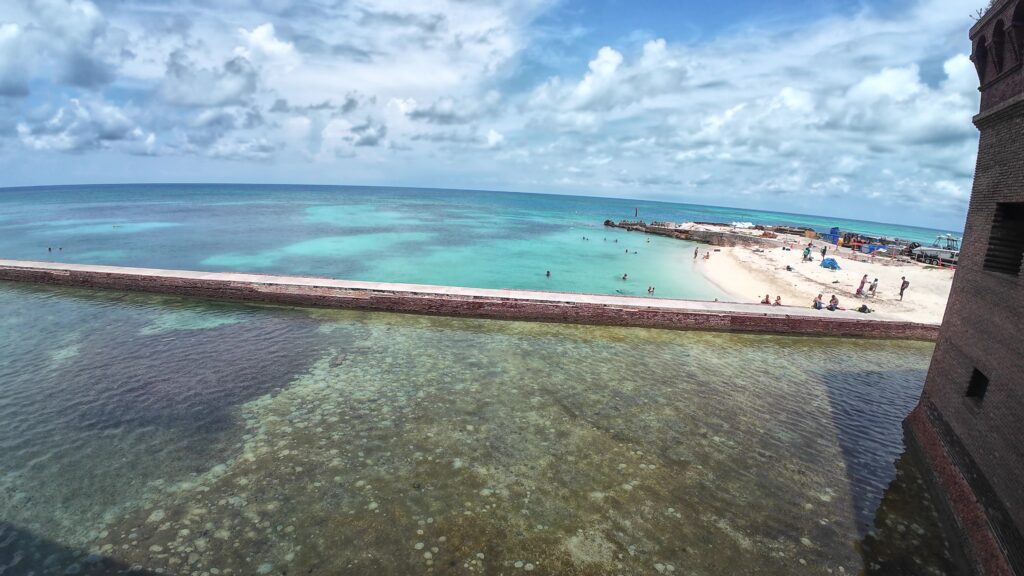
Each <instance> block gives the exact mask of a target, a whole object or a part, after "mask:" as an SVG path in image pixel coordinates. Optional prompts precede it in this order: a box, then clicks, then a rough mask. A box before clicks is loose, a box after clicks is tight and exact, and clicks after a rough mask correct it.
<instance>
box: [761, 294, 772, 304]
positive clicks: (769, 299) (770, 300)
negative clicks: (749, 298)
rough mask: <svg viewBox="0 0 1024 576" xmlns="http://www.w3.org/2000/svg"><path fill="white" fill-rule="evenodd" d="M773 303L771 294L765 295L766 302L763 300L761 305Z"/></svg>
mask: <svg viewBox="0 0 1024 576" xmlns="http://www.w3.org/2000/svg"><path fill="white" fill-rule="evenodd" d="M771 303H772V297H771V294H765V295H764V300H761V304H771Z"/></svg>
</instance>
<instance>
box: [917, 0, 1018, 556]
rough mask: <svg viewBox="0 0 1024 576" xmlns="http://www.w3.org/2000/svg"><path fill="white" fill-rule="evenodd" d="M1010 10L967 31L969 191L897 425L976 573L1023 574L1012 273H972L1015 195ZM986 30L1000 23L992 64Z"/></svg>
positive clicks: (1014, 11) (1014, 38) (1009, 6)
mask: <svg viewBox="0 0 1024 576" xmlns="http://www.w3.org/2000/svg"><path fill="white" fill-rule="evenodd" d="M1015 15H1018V16H1024V0H1002V1H1001V2H998V3H997V4H996V5H995V6H994V7H993V8H992V10H990V11H989V13H988V14H986V16H985V17H984V18H983V19H982V20H981V21H980V22H979V23H978V24H977V25H976V26H975V27H974V28H972V30H971V40H972V43H973V45H974V50H973V54H974V55H973V56H972V58H973V59H974V60H975V63H976V65H977V67H978V71H979V80H980V81H981V86H982V107H981V113H980V114H979V115H978V116H977V117H976V118H975V124H976V125H977V127H978V129H979V130H980V132H981V140H980V144H979V149H978V162H977V166H976V171H975V179H974V189H973V191H972V194H971V201H970V208H969V211H968V216H967V224H966V228H965V231H964V242H963V246H962V247H963V250H962V252H961V253H960V262H959V268H958V270H957V274H956V277H955V278H954V280H953V286H952V290H951V292H950V299H949V303H948V304H947V307H946V314H945V320H944V322H943V325H942V328H941V330H940V334H939V340H938V342H937V345H936V348H935V355H934V358H933V360H932V364H931V367H930V369H929V371H928V376H927V380H926V383H925V388H924V392H923V395H922V398H921V402H920V404H919V406H918V408H917V409H916V410H915V414H914V416H913V417H912V418H911V419H909V420H908V424H909V428H910V429H911V430H912V432H913V433H914V435H915V436H917V437H918V439H919V441H920V440H921V439H925V440H928V439H931V440H930V441H931V444H932V446H933V449H932V450H930V451H929V458H930V459H931V462H932V464H931V465H932V468H933V471H934V472H935V473H936V475H938V476H939V477H940V478H941V477H945V479H944V480H943V481H942V482H940V485H944V486H946V491H947V493H946V496H947V498H948V499H949V502H950V508H951V510H952V511H953V512H954V514H955V515H956V521H957V522H958V523H959V525H960V526H961V528H962V529H963V530H964V531H965V532H967V534H966V536H965V541H967V542H970V544H971V546H972V548H973V552H974V554H975V558H976V559H977V561H978V566H979V570H980V571H981V572H983V573H986V574H1012V573H1017V574H1024V538H1022V530H1024V487H1022V480H1024V272H1021V271H1020V270H1018V273H1017V274H1007V273H1000V272H993V271H989V270H985V269H984V264H985V256H986V253H987V251H988V249H989V240H990V236H991V233H992V229H993V221H994V218H995V215H996V209H997V204H998V203H1001V202H1024V50H1022V48H1024V42H1021V40H1024V22H1021V24H1022V25H1021V26H1018V27H1017V28H1016V29H1013V21H1014V17H1015ZM997 27H1000V28H1001V29H1002V30H1003V31H1004V32H1005V31H1006V30H1010V34H1009V36H1008V37H1007V38H1006V40H1005V43H1004V44H1002V48H1003V50H1004V52H1003V54H1002V55H1001V65H998V66H997V64H996V62H995V56H994V54H993V50H994V49H996V48H997V47H998V46H999V43H993V37H994V36H998V35H999V31H998V30H997ZM975 370H978V371H980V372H981V373H983V374H984V375H985V376H986V377H987V378H988V382H989V383H988V386H987V389H986V392H985V395H984V397H983V398H982V399H978V398H974V397H968V396H967V390H968V385H969V383H970V382H971V380H972V376H973V375H974V373H975ZM951 470H952V471H954V472H950V471H951ZM951 487H959V488H951ZM965 487H966V488H965ZM979 514H981V515H982V516H983V518H984V521H979ZM980 532H985V533H980ZM993 551H995V552H997V553H994V552H993Z"/></svg>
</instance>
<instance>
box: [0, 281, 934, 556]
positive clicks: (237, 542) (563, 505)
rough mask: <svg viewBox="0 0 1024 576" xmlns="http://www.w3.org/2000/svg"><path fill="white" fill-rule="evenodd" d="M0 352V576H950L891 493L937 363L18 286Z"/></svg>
mask: <svg viewBox="0 0 1024 576" xmlns="http://www.w3.org/2000/svg"><path fill="white" fill-rule="evenodd" d="M0 331H2V332H3V336H4V338H3V339H0V422H3V424H2V425H0V450H2V451H3V453H4V454H5V458H4V468H3V469H2V470H0V521H3V522H7V523H9V524H10V525H12V527H11V528H10V530H13V531H14V533H16V534H29V535H31V537H18V538H12V539H11V540H10V541H13V542H15V544H13V545H8V546H6V547H0V566H4V565H5V563H4V561H3V560H4V555H6V556H7V557H8V558H7V560H10V558H11V557H13V554H14V551H13V550H17V554H18V558H20V566H21V568H24V567H26V566H32V565H35V566H36V567H37V568H38V569H40V570H42V571H43V572H44V573H45V572H47V571H49V572H52V573H64V571H65V570H68V569H70V570H72V572H74V571H77V572H78V573H83V574H85V573H96V574H99V573H108V572H112V571H113V572H116V571H117V570H120V569H121V568H115V566H122V567H129V568H130V567H133V566H134V567H137V568H139V569H140V570H141V569H144V570H151V571H154V572H157V571H163V572H164V573H174V574H178V573H197V574H201V573H204V572H205V573H208V574H224V573H234V574H285V573H290V574H297V573H301V574H339V573H351V574H412V573H459V574H471V573H474V574H475V573H479V574H491V573H493V574H499V573H504V574H514V573H520V572H533V573H538V574H554V573H558V574H605V573H608V574H617V573H621V574H647V573H663V574H672V573H676V574H707V575H712V574H744V573H745V574H754V573H757V574H821V573H829V572H831V573H835V574H841V573H849V574H854V573H858V572H860V571H861V570H864V569H865V567H868V568H871V566H872V561H871V560H870V558H869V555H870V554H869V553H871V552H872V551H877V550H884V557H885V562H884V563H883V562H876V564H878V565H879V566H883V567H884V566H893V565H898V566H902V565H903V564H899V562H904V561H905V562H904V564H906V565H913V566H918V567H920V568H921V572H920V573H944V572H949V571H950V569H949V566H950V565H951V564H950V563H949V560H948V557H949V556H950V554H949V552H948V551H946V550H945V545H937V546H928V547H924V546H919V545H920V544H921V542H922V541H925V540H927V541H929V542H933V543H934V542H939V543H942V542H943V540H942V537H941V534H939V533H938V529H937V528H936V522H935V519H934V512H933V510H932V508H931V507H930V505H927V501H926V500H925V499H924V496H923V494H921V493H920V492H919V490H918V489H917V485H916V484H913V483H911V485H910V486H909V488H907V489H904V490H901V491H898V492H896V494H897V496H892V494H894V492H893V490H891V489H890V490H889V492H886V489H887V486H889V484H890V482H892V481H893V479H894V478H897V479H898V478H899V476H897V475H896V469H895V468H894V466H893V462H894V461H895V460H896V459H897V458H898V456H899V454H900V453H901V452H902V450H903V443H902V433H901V429H900V421H901V420H902V418H903V416H904V415H905V414H906V413H907V412H908V411H909V410H910V408H911V407H912V405H913V403H914V400H915V399H916V397H917V395H918V393H919V392H920V388H921V385H922V383H923V380H924V371H925V369H926V367H927V363H928V359H929V355H930V353H931V349H932V347H931V345H927V344H921V343H909V342H875V341H860V340H857V341H841V340H831V339H810V338H783V337H767V336H749V335H747V336H740V335H724V334H705V333H697V332H689V333H684V332H670V331H657V330H639V329H625V328H602V327H586V326H568V325H565V326H563V325H552V324H532V323H519V322H492V321H476V320H466V319H448V318H428V317H420V316H405V315H391V314H372V313H361V312H350V311H325V310H296V309H288V308H273V307H252V306H241V305H225V304H212V303H202V302H197V301H187V300H179V299H174V298H168V297H150V296H141V295H122V294H113V293H93V292H88V291H76V290H58V289H38V288H26V287H21V286H14V285H9V284H5V285H0ZM893 498H896V500H895V502H894V501H893ZM880 504H881V505H882V507H883V509H885V510H889V512H887V513H886V516H885V519H886V520H887V521H891V524H888V523H886V524H882V525H879V524H878V521H879V519H880V518H882V516H881V515H877V516H876V513H875V511H876V510H878V507H879V505H880ZM918 504H920V505H918ZM889 526H895V527H896V528H894V530H897V531H899V527H900V526H903V527H904V528H903V531H906V530H911V531H912V533H914V534H917V535H918V536H920V538H919V539H916V540H906V541H904V543H902V544H900V543H898V542H897V544H893V545H891V546H890V545H889V543H891V542H896V541H898V540H899V539H898V538H895V535H896V533H893V534H890V533H889V532H891V531H889V530H887V527H889ZM14 527H16V528H14ZM919 530H920V532H918V531H919ZM899 533H900V534H902V532H899ZM865 537H867V540H866V541H865V543H864V544H863V545H860V544H858V543H859V542H861V541H862V540H863V539H864V538H865ZM34 542H40V543H41V544H39V545H38V546H41V547H42V551H40V549H37V544H34ZM12 546H14V548H12ZM47 546H57V547H61V549H62V550H68V551H80V552H62V553H61V554H56V555H54V554H47V553H46V552H45V551H46V549H47V548H46V547H47ZM47 557H49V558H51V559H50V560H48V561H47V560H46V558H47ZM53 558H56V559H53ZM104 558H106V559H107V560H103V559H104ZM866 558H868V559H867V560H866ZM893 558H895V560H893ZM907 558H912V559H913V560H912V561H911V560H906V559H907ZM901 559H902V560H901ZM47 562H48V563H47ZM892 562H897V564H892ZM107 563H109V565H108V564H107ZM124 569H125V570H126V569H127V568H124ZM5 576H6V575H5Z"/></svg>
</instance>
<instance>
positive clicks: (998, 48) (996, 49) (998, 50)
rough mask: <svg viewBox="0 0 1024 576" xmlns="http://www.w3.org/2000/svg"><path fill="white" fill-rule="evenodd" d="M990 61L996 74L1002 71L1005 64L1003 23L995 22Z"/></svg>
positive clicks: (1004, 29)
mask: <svg viewBox="0 0 1024 576" xmlns="http://www.w3.org/2000/svg"><path fill="white" fill-rule="evenodd" d="M992 61H993V62H994V63H995V65H996V72H997V73H998V72H1002V71H1003V64H1005V63H1006V27H1005V26H1003V21H1002V20H1000V21H999V22H996V27H995V28H994V29H993V30H992Z"/></svg>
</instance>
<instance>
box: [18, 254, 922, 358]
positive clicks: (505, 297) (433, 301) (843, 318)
mask: <svg viewBox="0 0 1024 576" xmlns="http://www.w3.org/2000/svg"><path fill="white" fill-rule="evenodd" d="M0 280H9V281H19V282H32V283H38V284H53V285H63V286H77V287H84V288H102V289H115V290H127V291H141V292H156V293H162V294H177V295H182V296H192V297H202V298H213V299H222V300H242V301H251V302H271V303H278V304H291V305H302V306H326V307H334V308H349V309H358V310H377V311H386V312H404V313H414V314H433V315H444V316H468V317H474V318H492V319H501V320H529V321H541V322H562V323H572V324H595V325H606V326H632V327H642V328H661V329H673V330H713V331H723V332H752V333H769V334H792V335H824V336H848V337H861V338H887V339H893V338H897V339H914V340H925V341H934V339H935V338H936V336H937V335H938V326H935V325H930V324H917V323H911V322H895V321H885V320H871V319H862V318H859V317H857V316H858V315H856V313H842V312H837V313H834V314H833V313H829V314H828V315H823V314H821V313H817V314H815V313H812V312H813V311H810V310H809V309H807V310H804V309H802V308H792V307H789V308H787V307H781V308H773V307H765V312H761V311H760V310H762V308H760V307H759V306H758V305H750V304H727V303H702V302H687V301H680V300H659V299H644V298H619V297H601V296H588V295H571V294H559V293H546V292H531V291H498V290H475V289H458V288H452V287H427V286H423V287H420V286H412V285H402V284H376V283H357V282H348V283H346V282H345V281H337V280H330V279H310V278H300V277H286V276H259V275H246V274H230V273H229V274H217V273H208V272H188V271H173V270H164V271H161V270H149V269H139V268H118V267H110V266H83V265H61V264H48V263H32V262H16V261H3V262H0Z"/></svg>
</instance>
